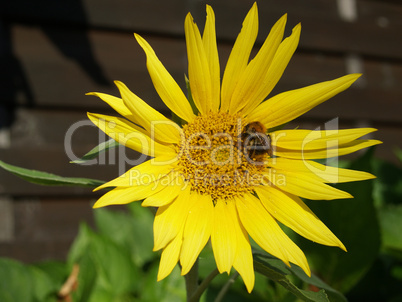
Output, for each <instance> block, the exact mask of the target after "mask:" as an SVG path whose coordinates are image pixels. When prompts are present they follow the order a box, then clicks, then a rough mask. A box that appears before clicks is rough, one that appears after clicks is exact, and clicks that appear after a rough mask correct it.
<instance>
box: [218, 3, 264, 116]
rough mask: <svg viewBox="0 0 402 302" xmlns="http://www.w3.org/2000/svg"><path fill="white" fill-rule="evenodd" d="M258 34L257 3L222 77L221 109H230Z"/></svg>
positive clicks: (247, 18) (245, 21)
mask: <svg viewBox="0 0 402 302" xmlns="http://www.w3.org/2000/svg"><path fill="white" fill-rule="evenodd" d="M257 34H258V9H257V3H256V2H254V5H253V7H252V8H251V9H250V11H249V12H248V14H247V16H246V18H245V19H244V22H243V27H242V29H241V31H240V34H239V35H238V36H237V39H236V42H235V44H234V46H233V49H232V51H231V53H230V56H229V59H228V62H227V64H226V68H225V72H224V75H223V79H222V92H221V93H222V98H221V110H222V111H227V110H229V106H230V100H231V98H232V95H233V92H234V90H235V88H236V85H237V83H238V81H239V79H240V76H241V75H242V74H243V72H244V70H245V69H246V67H247V63H248V60H249V57H250V53H251V50H252V48H253V45H254V42H255V39H256V38H257Z"/></svg>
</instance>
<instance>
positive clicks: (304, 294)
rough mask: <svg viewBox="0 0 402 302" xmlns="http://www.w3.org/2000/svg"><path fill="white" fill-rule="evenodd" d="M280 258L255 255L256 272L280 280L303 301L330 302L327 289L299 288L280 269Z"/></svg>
mask: <svg viewBox="0 0 402 302" xmlns="http://www.w3.org/2000/svg"><path fill="white" fill-rule="evenodd" d="M277 260H278V259H274V258H271V259H270V258H265V259H263V258H262V257H260V256H258V255H257V256H254V269H255V271H256V272H258V273H260V274H262V275H264V276H266V277H268V278H269V279H271V280H273V281H275V282H278V283H279V284H280V285H282V286H283V287H284V288H286V289H287V290H288V291H290V292H291V293H292V294H294V295H295V296H296V297H297V298H299V299H301V300H302V301H308V302H311V301H315V302H329V301H330V300H329V299H328V296H327V294H326V292H325V290H323V289H321V290H320V291H318V292H313V291H307V290H303V289H300V288H298V287H297V286H295V285H294V284H293V283H292V282H290V280H289V279H288V278H286V274H285V273H284V272H283V271H282V269H280V270H279V269H278V268H279V267H280V266H279V267H278V264H279V262H278V261H277Z"/></svg>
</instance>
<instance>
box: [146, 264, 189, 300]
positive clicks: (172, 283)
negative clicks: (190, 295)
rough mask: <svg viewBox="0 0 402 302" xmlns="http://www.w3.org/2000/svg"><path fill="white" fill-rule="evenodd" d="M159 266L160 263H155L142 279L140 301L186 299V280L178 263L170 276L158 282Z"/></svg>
mask: <svg viewBox="0 0 402 302" xmlns="http://www.w3.org/2000/svg"><path fill="white" fill-rule="evenodd" d="M158 267H159V263H154V264H153V265H152V267H150V268H149V270H148V274H147V275H146V276H145V277H144V279H143V280H142V281H143V284H142V285H141V291H140V295H141V296H140V299H139V301H158V302H175V301H186V289H185V282H184V278H183V276H181V275H180V269H179V267H178V266H177V265H176V267H175V268H174V269H173V271H172V272H171V273H170V275H169V276H167V277H166V278H165V279H163V280H161V281H159V282H157V281H156V277H157V274H158Z"/></svg>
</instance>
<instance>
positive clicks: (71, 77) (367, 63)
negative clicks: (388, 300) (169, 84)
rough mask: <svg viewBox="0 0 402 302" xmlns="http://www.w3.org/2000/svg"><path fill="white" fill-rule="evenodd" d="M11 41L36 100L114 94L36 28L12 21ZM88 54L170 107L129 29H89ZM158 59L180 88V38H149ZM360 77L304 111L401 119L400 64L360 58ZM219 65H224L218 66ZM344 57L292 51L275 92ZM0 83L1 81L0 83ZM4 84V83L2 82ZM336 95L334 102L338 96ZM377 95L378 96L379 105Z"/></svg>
mask: <svg viewBox="0 0 402 302" xmlns="http://www.w3.org/2000/svg"><path fill="white" fill-rule="evenodd" d="M14 32H15V42H16V43H15V45H16V51H17V54H18V57H19V58H20V60H21V62H22V64H23V66H24V68H25V70H26V75H27V78H28V79H29V82H30V83H31V87H32V90H33V94H34V96H35V105H36V106H50V107H62V108H65V107H68V108H79V109H80V110H83V111H87V110H92V111H96V110H104V109H106V108H107V107H108V106H107V105H105V104H104V103H103V102H102V101H101V100H99V99H98V98H96V97H90V96H85V95H84V94H85V92H88V91H101V92H105V93H110V94H113V95H119V93H118V91H117V89H116V88H115V87H113V86H103V85H100V84H99V83H97V82H96V81H93V80H92V79H91V77H90V74H89V73H88V72H85V71H84V70H83V69H82V68H81V67H80V65H79V62H77V61H72V60H66V59H65V57H63V55H62V54H60V53H59V52H57V50H56V49H55V48H54V46H53V45H52V44H51V43H50V42H49V41H48V40H47V39H46V37H45V36H44V35H43V33H42V32H41V31H40V30H39V29H37V28H27V27H20V26H18V27H16V28H15V30H14ZM76 34H78V33H76V32H75V31H64V30H63V31H60V33H59V35H60V37H61V39H64V38H62V37H69V38H65V40H64V43H66V45H69V43H71V42H69V39H70V38H71V39H72V41H75V38H74V37H75V35H76ZM89 37H90V40H91V44H92V45H93V55H94V56H95V58H96V62H98V64H99V66H101V69H102V70H103V71H104V74H105V75H106V77H107V78H108V79H109V80H110V83H111V82H112V80H113V79H118V80H121V81H123V82H125V83H126V84H127V86H128V87H129V88H130V89H132V90H133V91H134V92H135V93H136V94H137V95H139V96H140V97H142V98H143V99H144V100H146V101H147V102H148V103H149V104H150V105H151V106H153V107H154V108H156V109H157V110H159V111H161V112H163V113H165V114H167V115H169V112H168V110H167V108H166V106H165V105H164V104H163V102H162V101H161V100H160V98H159V96H158V95H157V93H156V92H155V89H154V87H153V85H152V82H151V80H150V78H149V75H148V72H147V70H146V66H145V56H144V54H143V51H142V50H141V49H140V47H139V46H138V45H137V43H136V41H135V39H134V38H133V37H132V36H131V34H116V33H105V32H99V31H91V32H90V33H89ZM146 38H147V39H148V40H149V42H150V44H151V45H152V46H153V47H154V48H155V51H156V52H157V54H158V55H159V57H160V59H161V61H162V62H163V63H164V64H165V66H166V68H167V69H168V70H169V71H170V72H171V73H172V75H173V77H174V78H175V79H176V80H177V82H178V83H179V84H180V85H181V86H182V88H183V89H184V87H183V86H184V76H183V74H184V73H185V72H186V71H187V67H186V50H185V45H184V41H183V40H176V39H168V38H166V39H160V38H158V39H157V38H150V37H148V36H146ZM74 48H75V51H76V52H77V53H78V54H79V55H78V57H80V58H81V57H82V58H84V59H85V58H87V57H88V55H89V54H88V53H86V50H85V47H83V46H82V45H81V46H80V45H79V44H74ZM230 49H231V44H221V45H220V54H221V65H222V66H224V64H225V62H226V58H227V57H228V54H229V52H230ZM361 65H362V71H363V72H364V76H363V78H362V79H359V81H358V82H357V83H356V84H355V85H353V86H352V88H351V89H350V90H349V91H347V92H345V93H343V94H341V96H340V97H337V98H336V99H337V101H336V102H334V101H331V104H334V105H327V104H324V105H322V106H320V111H316V112H315V111H312V112H311V113H309V114H310V115H309V116H321V115H323V116H325V117H330V116H333V115H337V116H345V117H347V118H364V119H375V120H380V121H387V122H401V116H400V114H399V112H401V111H402V108H401V106H402V105H401V102H400V101H399V100H400V99H401V97H402V65H400V64H397V63H394V64H393V63H392V62H389V61H386V60H384V61H382V60H381V61H377V60H376V61H374V60H369V59H366V60H362V61H361ZM221 69H222V70H223V67H222V68H221ZM347 69H348V68H347V60H346V58H345V57H342V56H341V57H339V56H331V55H324V54H317V53H304V52H297V53H296V54H295V55H294V57H293V59H292V61H291V63H290V64H289V66H288V68H287V70H286V72H285V74H284V76H283V78H282V79H281V81H280V82H279V84H278V87H277V88H276V89H275V91H274V92H275V93H279V92H282V91H286V90H290V89H296V88H300V87H303V86H306V85H311V84H314V83H317V82H321V81H325V80H331V79H334V78H336V77H339V76H342V75H344V74H346V73H348V70H347ZM0 85H1V83H0ZM4 89H6V88H4ZM338 100H339V102H338ZM379 100H381V101H382V104H381V110H378V105H379V103H378V102H379Z"/></svg>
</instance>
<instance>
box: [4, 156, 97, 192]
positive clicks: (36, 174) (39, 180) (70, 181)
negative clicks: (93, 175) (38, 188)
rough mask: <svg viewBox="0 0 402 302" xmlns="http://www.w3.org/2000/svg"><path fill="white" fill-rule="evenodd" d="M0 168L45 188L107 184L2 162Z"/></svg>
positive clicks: (92, 186)
mask: <svg viewBox="0 0 402 302" xmlns="http://www.w3.org/2000/svg"><path fill="white" fill-rule="evenodd" d="M0 167H2V168H3V169H5V170H7V171H8V172H11V173H13V174H14V175H16V176H18V177H21V178H22V179H24V180H26V181H28V182H31V183H34V184H38V185H45V186H80V187H91V188H94V187H98V186H100V185H102V184H104V183H105V182H104V181H102V180H96V179H89V178H78V177H62V176H58V175H55V174H51V173H47V172H41V171H37V170H29V169H25V168H21V167H17V166H13V165H10V164H6V163H5V162H3V161H1V160H0Z"/></svg>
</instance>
